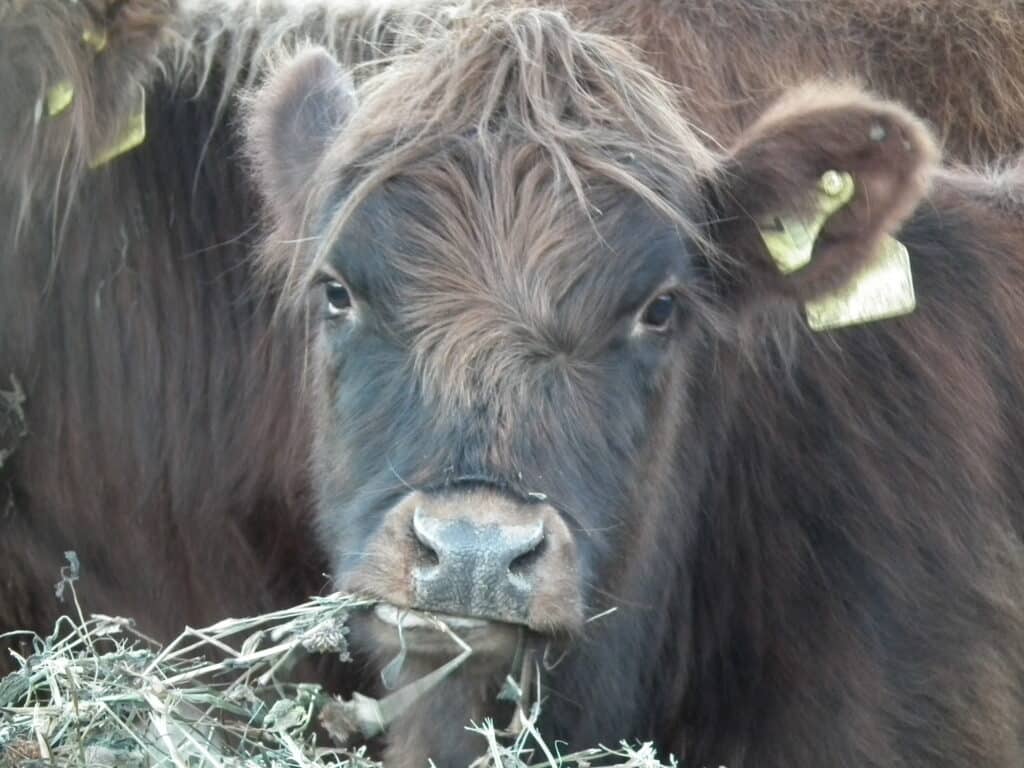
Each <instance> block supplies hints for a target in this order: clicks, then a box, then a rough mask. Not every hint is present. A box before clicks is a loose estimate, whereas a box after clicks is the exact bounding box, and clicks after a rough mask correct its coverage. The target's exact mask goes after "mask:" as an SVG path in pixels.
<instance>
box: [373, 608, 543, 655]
mask: <svg viewBox="0 0 1024 768" xmlns="http://www.w3.org/2000/svg"><path fill="white" fill-rule="evenodd" d="M364 631H366V632H367V634H368V635H369V637H368V638H367V639H368V640H370V641H371V642H372V643H373V645H374V646H375V647H376V649H377V650H378V652H399V651H401V650H402V648H403V647H404V649H405V651H406V653H407V654H411V655H415V656H421V657H438V658H451V657H453V656H456V655H458V654H459V653H460V652H461V651H462V650H463V646H461V645H460V644H459V642H458V641H457V640H456V639H455V637H454V636H457V637H458V638H459V639H460V640H461V641H462V642H463V643H465V645H466V646H469V647H470V648H471V649H472V651H473V656H475V657H477V658H478V659H481V658H489V659H492V660H494V661H501V660H504V659H511V658H512V657H513V656H514V654H515V652H516V649H517V648H518V647H519V645H520V643H521V642H522V641H523V638H524V635H526V634H532V633H530V630H529V629H528V628H527V627H525V626H523V625H520V624H509V623H506V622H501V621H493V620H491V619H483V618H477V617H472V616H452V615H450V614H444V613H430V612H426V611H420V610H416V609H413V608H403V607H401V606H397V605H393V604H391V603H386V602H381V603H377V605H376V606H374V608H373V610H372V612H371V613H370V615H369V616H367V617H366V620H365V624H364Z"/></svg>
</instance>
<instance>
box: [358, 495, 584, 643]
mask: <svg viewBox="0 0 1024 768" xmlns="http://www.w3.org/2000/svg"><path fill="white" fill-rule="evenodd" d="M343 586H344V587H346V588H348V589H353V590H356V591H359V592H363V593H368V594H370V595H371V596H374V597H377V598H379V599H380V600H382V601H383V602H384V604H385V606H384V607H382V608H381V607H379V609H378V611H377V617H378V619H380V620H382V621H386V622H388V623H397V624H400V625H401V626H403V627H404V628H406V629H411V630H416V629H420V628H423V629H426V628H428V627H429V626H430V625H429V622H426V621H422V620H420V619H417V618H416V615H415V614H411V615H403V609H414V610H416V611H421V612H427V613H431V614H435V615H438V616H439V617H440V618H442V619H443V620H444V619H446V618H447V619H448V621H447V623H448V625H449V626H450V627H451V628H452V629H453V630H455V631H457V632H459V633H460V634H469V633H473V632H480V631H481V630H482V629H484V628H486V627H487V626H489V625H493V624H495V623H498V624H504V625H520V626H525V627H527V628H529V629H532V630H534V631H536V632H539V633H541V634H545V635H557V634H572V633H574V632H575V631H576V630H578V628H579V626H580V625H581V623H582V613H583V606H582V598H581V585H580V572H579V563H578V557H577V552H576V546H575V543H574V541H573V536H572V534H571V532H570V531H569V528H568V527H567V526H566V524H565V522H564V520H563V519H562V518H561V516H560V515H559V514H558V512H557V511H556V510H555V509H554V508H553V507H551V506H550V505H548V504H544V503H540V502H535V501H521V500H519V499H516V498H514V497H512V496H510V495H508V494H505V493H503V492H501V491H499V490H495V489H492V488H490V487H472V488H470V489H464V490H454V491H453V490H447V491H443V492H436V493H425V492H414V493H412V494H409V495H408V496H406V497H405V498H403V499H402V500H401V501H400V502H399V503H398V504H397V505H395V506H394V507H393V508H391V509H390V510H389V511H388V512H387V513H386V517H385V519H384V521H383V524H382V525H381V527H380V529H379V531H378V533H377V534H376V535H375V536H374V538H373V539H372V541H371V542H370V546H369V547H368V549H367V552H366V555H365V557H364V558H363V559H362V562H361V564H360V565H359V566H358V567H357V568H356V569H355V570H354V571H353V572H352V573H351V574H349V576H348V577H347V578H346V579H345V580H344V581H343Z"/></svg>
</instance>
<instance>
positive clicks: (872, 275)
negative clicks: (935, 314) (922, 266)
mask: <svg viewBox="0 0 1024 768" xmlns="http://www.w3.org/2000/svg"><path fill="white" fill-rule="evenodd" d="M916 307H917V298H916V297H915V295H914V276H913V273H912V272H911V270H910V254H909V253H908V252H907V247H906V246H905V245H904V244H903V243H901V242H900V241H899V240H897V239H896V238H894V237H888V236H887V237H886V238H885V239H884V240H883V241H882V244H881V245H880V246H879V249H878V252H877V253H876V254H875V255H874V256H873V257H872V258H871V259H870V260H869V261H868V262H867V263H866V264H865V265H864V268H863V269H861V270H860V272H858V273H857V274H856V275H854V276H853V277H852V278H851V279H850V282H848V283H847V284H846V285H845V286H843V287H842V288H840V289H839V290H837V291H834V292H833V293H831V294H829V295H827V296H822V297H820V298H817V299H814V300H813V301H808V302H807V303H806V304H805V305H804V308H805V309H806V310H807V324H808V325H809V326H810V327H811V329H812V330H815V331H824V330H828V329H829V328H842V327H843V326H847V325H859V324H861V323H870V322H872V321H874V320H887V319H889V318H891V317H899V316H900V315H906V314H909V313H911V312H913V311H914V309H915V308H916Z"/></svg>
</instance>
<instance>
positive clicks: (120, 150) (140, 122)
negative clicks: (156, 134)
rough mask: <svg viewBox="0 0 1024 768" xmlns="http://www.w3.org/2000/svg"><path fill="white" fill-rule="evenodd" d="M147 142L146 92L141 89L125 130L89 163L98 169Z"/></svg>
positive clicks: (91, 166)
mask: <svg viewBox="0 0 1024 768" xmlns="http://www.w3.org/2000/svg"><path fill="white" fill-rule="evenodd" d="M145 140H146V91H145V89H144V88H142V87H141V86H140V87H139V97H138V100H137V101H136V103H135V108H134V109H133V110H132V114H131V117H130V118H129V119H128V122H127V123H126V124H125V126H124V128H123V130H122V131H121V132H120V133H119V134H118V135H117V136H116V137H115V138H114V140H113V141H111V142H110V143H109V144H108V145H107V146H106V147H105V148H103V149H102V150H101V151H100V152H98V153H97V155H96V157H94V158H93V159H92V161H91V162H90V163H89V167H90V168H97V167H99V166H101V165H103V164H104V163H109V162H110V161H111V160H113V159H114V158H115V157H117V156H118V155H122V154H124V153H125V152H127V151H128V150H130V149H135V147H137V146H139V145H140V144H141V143H142V142H143V141H145Z"/></svg>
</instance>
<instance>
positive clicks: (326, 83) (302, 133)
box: [246, 47, 356, 227]
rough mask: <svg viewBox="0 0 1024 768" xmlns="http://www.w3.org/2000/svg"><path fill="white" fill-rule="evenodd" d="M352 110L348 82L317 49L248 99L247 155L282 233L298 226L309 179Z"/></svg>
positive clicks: (285, 66) (285, 67)
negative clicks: (281, 226)
mask: <svg viewBox="0 0 1024 768" xmlns="http://www.w3.org/2000/svg"><path fill="white" fill-rule="evenodd" d="M355 108H356V98H355V89H354V86H353V84H352V79H351V78H350V77H349V75H348V73H347V72H345V71H344V70H343V69H342V68H341V66H340V65H339V64H338V62H337V60H336V59H335V58H334V57H333V56H332V55H331V54H330V53H328V52H327V51H326V50H325V49H323V48H319V47H309V48H306V49H304V50H301V51H299V52H298V53H297V54H295V55H294V56H293V57H291V58H290V59H288V60H286V61H284V62H283V63H282V64H280V65H279V66H278V67H276V69H275V71H274V72H273V73H272V74H271V75H270V76H269V77H268V78H267V81H266V84H265V85H264V86H263V87H262V88H261V89H260V90H259V91H258V92H257V93H256V94H255V96H253V97H252V98H251V100H250V103H249V104H248V110H247V112H248V118H247V123H246V139H247V148H248V154H249V156H250V158H251V159H252V161H253V165H254V166H255V171H256V178H257V183H258V185H259V187H260V191H261V192H262V194H263V196H264V197H265V198H266V200H267V203H268V205H269V208H270V210H271V212H272V213H273V214H274V216H275V217H276V218H277V219H278V222H279V223H281V224H284V225H286V227H288V226H290V225H296V226H297V225H298V224H299V222H300V221H301V217H302V216H303V214H304V212H305V205H306V203H307V201H308V198H309V193H310V188H309V187H310V179H311V178H312V177H313V175H314V172H315V171H316V169H317V168H318V166H319V165H320V162H321V160H322V159H323V157H324V155H325V153H326V152H327V149H328V148H329V147H330V145H331V144H332V142H333V141H334V139H335V138H336V137H337V136H338V134H339V133H340V131H341V129H342V126H343V125H344V124H345V122H346V121H347V120H348V119H349V117H350V116H351V115H352V113H353V112H354V111H355Z"/></svg>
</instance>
